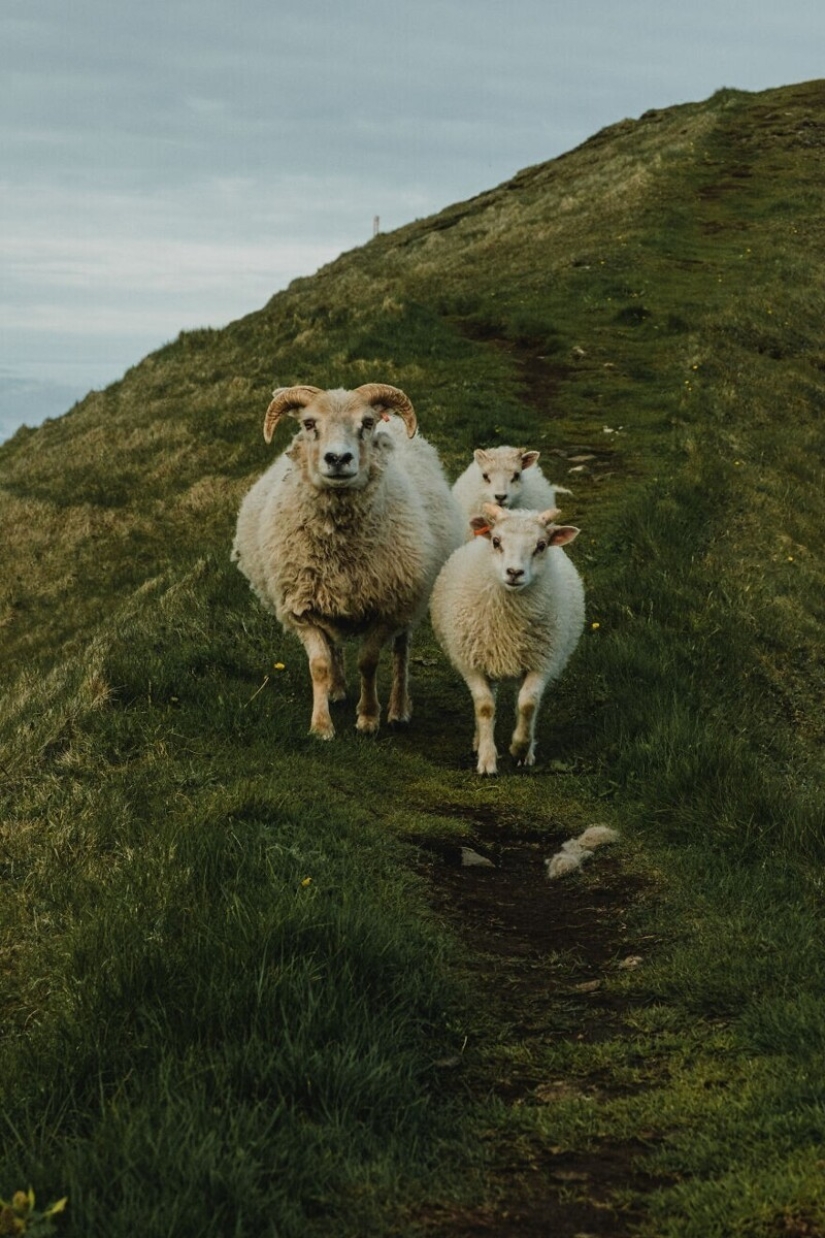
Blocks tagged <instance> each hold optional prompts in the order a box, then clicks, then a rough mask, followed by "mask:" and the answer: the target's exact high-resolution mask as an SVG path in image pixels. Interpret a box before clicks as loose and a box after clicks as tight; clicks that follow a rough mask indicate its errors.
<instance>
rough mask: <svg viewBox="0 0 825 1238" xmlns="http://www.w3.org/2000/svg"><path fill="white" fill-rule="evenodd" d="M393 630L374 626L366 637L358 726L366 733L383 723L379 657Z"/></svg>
mask: <svg viewBox="0 0 825 1238" xmlns="http://www.w3.org/2000/svg"><path fill="white" fill-rule="evenodd" d="M391 635H392V633H391V632H389V631H387V629H386V628H385V627H381V628H374V629H373V630H372V631H371V632H368V633H367V635H366V636H365V637H364V643H363V645H362V646H361V654H360V657H359V659H358V670H359V671H360V674H361V696H360V698H359V701H358V716H357V718H356V721H355V726H356V728H357V729H358V730H359V731H361V732H362V734H364V735H374V734H375V732H376V731H377V730H378V728H379V726H380V723H381V705H380V703H379V700H378V688H377V683H376V681H377V678H378V659H379V658H380V656H381V650H382V649H383V648H384V645H385V644H386V643H387V641H388V640H389V638H390V636H391Z"/></svg>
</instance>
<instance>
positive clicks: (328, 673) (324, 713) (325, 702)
mask: <svg viewBox="0 0 825 1238" xmlns="http://www.w3.org/2000/svg"><path fill="white" fill-rule="evenodd" d="M298 635H299V637H300V638H301V642H302V643H303V646H304V649H306V652H307V658H308V659H309V673H310V675H311V677H312V719H311V721H310V724H309V733H310V735H317V737H318V739H332V737H333V736H334V734H335V727H334V726H333V725H332V718H331V717H330V713H329V694H330V688H331V687H332V685H333V683H334V655H333V652H332V650H331V648H330V643H329V641H328V639H327V638H326V636H325V635H324V633H323V632H322V631H321V630H320V629H319V628H313V627H308V626H307V627H302V628H300V629H299V631H298Z"/></svg>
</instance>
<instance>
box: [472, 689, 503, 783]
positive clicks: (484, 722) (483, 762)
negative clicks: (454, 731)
mask: <svg viewBox="0 0 825 1238" xmlns="http://www.w3.org/2000/svg"><path fill="white" fill-rule="evenodd" d="M464 678H465V679H466V681H467V687H468V688H469V689H470V695H471V696H472V698H473V708H474V709H475V719H476V729H475V735H474V737H473V749H474V751H475V752H476V754H477V755H478V764H477V765H476V770H477V771H478V773H479V774H497V773H498V765H497V761H498V753H497V752H496V741H495V723H496V698H495V692H494V691H493V689H492V688H491V686H490V684H489V683H488V682H487V680H486V678H485V677H484V675H482V674H481V673H480V672H479V671H471V672H470V673H469V674H468V675H465V677H464Z"/></svg>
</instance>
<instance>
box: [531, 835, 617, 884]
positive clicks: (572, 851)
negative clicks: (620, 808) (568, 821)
mask: <svg viewBox="0 0 825 1238" xmlns="http://www.w3.org/2000/svg"><path fill="white" fill-rule="evenodd" d="M618 837H619V831H618V830H612V829H611V828H610V826H609V825H591V826H588V828H587V829H586V830H584V832H583V833H581V834H579V836H578V838H568V840H567V842H564V843H562V845H561V850H560V851H557V852H556V854H555V855H554V856H551V857H550V859H549V860H545V861H544V865H545V868H546V869H547V876H548V878H549V879H550V880H551V881H553V880H555V878H557V877H566V876H567V874H568V873H572V872H575V871H576V869H577V868H581V866H582V864H583V863H584V861H585V860H589V859H590V857H591V856H592V855H593V851H594V850H595V849H596V848H597V847H604V846H606V845H607V844H608V843H613V842H616V840H617V839H618Z"/></svg>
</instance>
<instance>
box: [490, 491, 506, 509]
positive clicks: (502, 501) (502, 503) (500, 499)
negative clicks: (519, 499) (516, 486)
mask: <svg viewBox="0 0 825 1238" xmlns="http://www.w3.org/2000/svg"><path fill="white" fill-rule="evenodd" d="M493 498H494V499H495V501H496V502H497V503H498V505H499V507H506V506H507V495H506V494H496V495H493Z"/></svg>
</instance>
